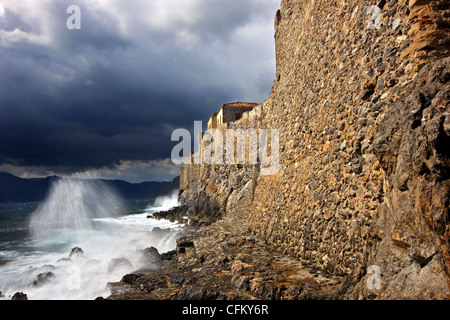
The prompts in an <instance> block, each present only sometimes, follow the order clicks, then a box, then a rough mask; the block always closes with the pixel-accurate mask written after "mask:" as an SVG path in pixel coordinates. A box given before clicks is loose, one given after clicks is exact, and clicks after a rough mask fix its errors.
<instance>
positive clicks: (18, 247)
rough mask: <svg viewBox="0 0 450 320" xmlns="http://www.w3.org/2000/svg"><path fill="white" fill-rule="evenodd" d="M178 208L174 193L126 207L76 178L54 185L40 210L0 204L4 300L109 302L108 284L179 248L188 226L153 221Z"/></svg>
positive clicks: (98, 185) (0, 289) (98, 186)
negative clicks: (151, 253) (152, 254)
mask: <svg viewBox="0 0 450 320" xmlns="http://www.w3.org/2000/svg"><path fill="white" fill-rule="evenodd" d="M177 205H178V200H177V194H173V195H168V196H165V197H162V198H159V199H156V201H123V200H121V198H120V196H119V195H118V194H116V193H115V192H114V191H113V190H111V189H110V188H109V187H108V186H106V185H105V184H102V183H101V182H99V181H93V180H89V179H80V178H77V177H74V178H68V179H62V180H59V181H56V182H54V184H53V185H52V186H51V189H50V191H49V193H48V195H47V197H46V199H45V200H44V201H42V202H40V203H0V292H1V293H0V300H10V299H12V297H13V295H14V294H15V293H17V292H23V293H25V294H26V295H27V298H28V299H29V300H93V299H96V298H98V297H104V298H106V297H107V296H108V295H109V294H110V291H109V288H108V283H109V282H118V281H120V280H121V278H122V277H123V276H124V275H126V274H128V273H131V272H135V271H136V270H140V269H144V268H149V263H150V262H149V261H148V259H145V255H144V254H143V252H144V250H145V249H147V248H151V247H154V248H156V249H157V250H158V252H159V253H164V252H168V251H171V250H174V249H175V248H176V240H177V239H178V238H180V237H181V236H182V234H183V225H181V224H179V223H173V222H170V221H168V220H157V219H154V218H153V214H154V213H155V212H158V211H165V210H169V209H170V208H172V207H175V206H177ZM150 267H151V266H150Z"/></svg>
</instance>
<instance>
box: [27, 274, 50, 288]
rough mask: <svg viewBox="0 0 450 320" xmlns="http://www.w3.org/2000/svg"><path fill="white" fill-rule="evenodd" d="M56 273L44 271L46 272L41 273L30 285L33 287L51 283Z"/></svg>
mask: <svg viewBox="0 0 450 320" xmlns="http://www.w3.org/2000/svg"><path fill="white" fill-rule="evenodd" d="M54 277H55V275H54V274H53V272H44V273H40V274H39V275H38V276H37V278H36V280H34V281H33V282H32V283H31V284H30V285H31V286H33V287H41V286H43V285H45V284H47V283H49V282H50V281H51V280H52V278H54Z"/></svg>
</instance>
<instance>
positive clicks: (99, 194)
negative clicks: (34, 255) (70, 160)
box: [30, 174, 122, 240]
mask: <svg viewBox="0 0 450 320" xmlns="http://www.w3.org/2000/svg"><path fill="white" fill-rule="evenodd" d="M121 214H122V205H121V202H120V197H119V196H118V195H117V194H116V193H115V192H114V191H113V190H112V189H111V188H109V187H108V186H107V185H106V184H105V183H102V182H100V181H98V180H94V179H90V178H89V177H88V176H86V175H81V174H76V175H73V176H72V177H70V178H66V179H60V180H57V181H55V182H54V183H53V184H52V186H51V188H50V192H49V194H48V196H47V199H46V200H45V202H44V203H42V204H41V205H40V206H39V207H38V208H37V210H36V211H35V212H34V213H33V214H32V215H31V219H30V232H31V235H32V237H33V238H34V239H38V240H43V239H46V238H52V237H54V236H55V235H56V234H57V233H59V232H78V231H90V230H96V229H97V227H98V226H97V225H96V219H102V218H109V217H117V216H119V215H121Z"/></svg>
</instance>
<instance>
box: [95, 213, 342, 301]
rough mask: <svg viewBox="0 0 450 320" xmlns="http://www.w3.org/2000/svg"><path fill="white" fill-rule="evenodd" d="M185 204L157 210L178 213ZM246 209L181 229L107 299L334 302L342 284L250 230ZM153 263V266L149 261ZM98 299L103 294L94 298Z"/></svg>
mask: <svg viewBox="0 0 450 320" xmlns="http://www.w3.org/2000/svg"><path fill="white" fill-rule="evenodd" d="M185 209H186V208H185V207H180V208H176V209H174V210H172V211H171V212H165V213H160V214H159V216H160V217H161V218H165V219H175V220H176V219H178V218H179V217H181V216H184V215H185V213H186V211H185ZM248 217H249V208H248V207H241V208H236V209H235V210H232V211H230V212H227V213H226V214H225V215H224V216H223V217H222V218H221V219H219V220H217V221H215V222H211V221H208V222H202V223H196V225H195V226H192V225H190V226H188V227H187V233H188V234H187V235H186V236H185V237H183V238H181V239H179V240H178V241H177V248H176V250H175V251H172V252H169V253H165V254H162V255H160V254H159V253H157V252H154V254H155V258H156V260H157V261H158V263H159V266H160V268H158V269H157V270H151V271H145V270H144V271H142V270H141V271H136V272H134V273H131V274H128V275H125V276H124V277H123V278H122V280H121V281H120V282H117V283H109V284H108V286H109V288H110V289H111V295H110V296H109V297H107V299H108V300H257V299H264V300H299V299H300V300H314V299H320V300H334V299H341V298H343V293H344V291H345V288H346V282H345V280H344V279H343V277H341V276H338V275H333V274H331V273H330V272H328V271H327V270H323V269H322V268H321V267H320V266H318V265H316V264H314V263H311V262H309V261H306V260H299V259H296V258H293V257H290V256H288V255H285V254H283V253H282V252H279V251H277V250H275V249H274V248H272V247H271V246H269V245H268V244H267V243H266V242H265V241H264V240H263V239H262V238H261V237H258V236H256V235H254V234H252V233H251V232H250V230H249V224H248ZM152 265H154V264H152ZM99 299H103V297H101V298H99Z"/></svg>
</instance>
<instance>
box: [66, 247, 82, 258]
mask: <svg viewBox="0 0 450 320" xmlns="http://www.w3.org/2000/svg"><path fill="white" fill-rule="evenodd" d="M73 257H84V251H83V249H81V248H78V247H75V248H73V249H72V251H71V252H70V255H69V258H73Z"/></svg>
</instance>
